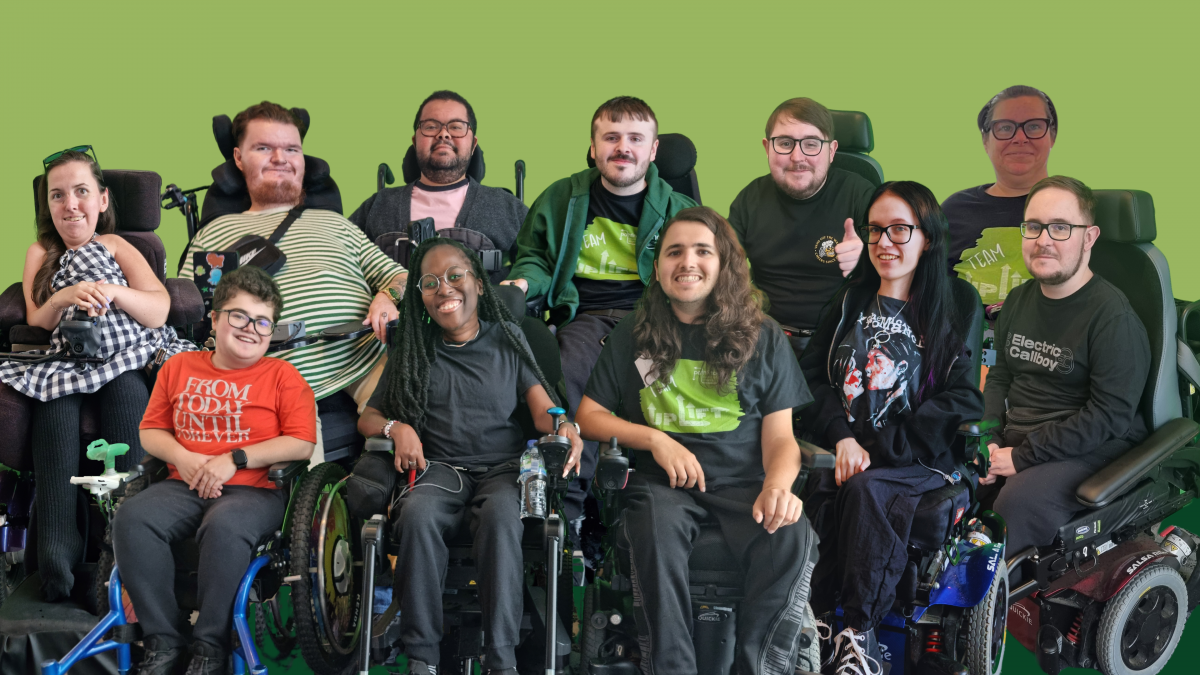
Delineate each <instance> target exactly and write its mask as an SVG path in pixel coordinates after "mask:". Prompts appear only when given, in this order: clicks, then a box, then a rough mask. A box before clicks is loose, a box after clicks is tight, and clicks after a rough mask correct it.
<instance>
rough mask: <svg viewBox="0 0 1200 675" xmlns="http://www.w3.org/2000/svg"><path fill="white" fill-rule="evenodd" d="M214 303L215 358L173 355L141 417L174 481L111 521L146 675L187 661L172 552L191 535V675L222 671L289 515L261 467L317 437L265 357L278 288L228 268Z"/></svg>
mask: <svg viewBox="0 0 1200 675" xmlns="http://www.w3.org/2000/svg"><path fill="white" fill-rule="evenodd" d="M213 307H214V308H216V309H214V310H213V312H212V319H213V321H212V323H213V330H214V333H215V335H216V349H215V351H211V352H185V353H182V354H178V355H176V356H174V357H172V358H170V359H168V360H167V361H166V362H165V363H164V364H163V366H162V369H161V370H160V372H159V374H158V380H157V382H156V383H155V386H154V391H153V393H152V394H151V395H150V405H149V406H148V407H147V409H146V414H145V416H144V417H143V418H142V423H141V440H142V446H143V447H144V448H145V450H146V452H147V454H150V455H153V456H155V457H157V458H159V459H161V460H163V461H165V462H167V463H168V466H169V467H170V476H169V478H168V479H167V480H164V481H160V482H158V483H155V484H154V485H151V486H150V487H148V488H146V489H145V490H143V491H141V492H139V493H138V494H136V495H134V496H133V497H130V498H129V499H128V500H127V501H126V502H125V503H124V504H122V505H121V508H120V509H119V510H118V511H117V515H116V518H115V519H114V521H113V548H114V550H115V553H116V561H117V565H118V566H119V567H120V570H121V578H122V579H123V580H124V582H125V588H126V589H128V591H129V597H130V599H131V600H132V601H133V606H134V609H135V610H136V612H137V616H138V621H139V622H140V623H141V624H142V630H143V635H144V636H145V638H144V644H145V647H146V654H145V658H144V660H143V661H142V664H141V667H140V669H139V671H138V672H140V673H142V674H143V675H167V674H169V673H172V672H175V670H176V668H177V666H179V665H182V663H183V660H184V658H186V656H187V650H186V649H185V646H186V645H185V641H184V638H183V635H182V633H181V630H180V628H181V627H182V622H181V620H180V611H179V606H178V603H177V602H176V601H175V592H174V585H175V563H174V559H173V557H172V554H171V545H172V544H173V543H175V542H178V541H181V540H184V539H188V538H191V537H195V538H196V540H197V542H198V543H199V546H200V566H199V573H198V585H199V594H198V597H199V601H200V616H199V618H198V619H197V621H196V626H195V629H194V630H193V631H192V648H191V652H192V658H191V663H190V664H189V666H190V667H189V668H188V673H196V674H197V675H208V674H210V673H212V674H215V673H223V672H224V670H225V665H226V661H227V659H228V657H229V651H230V633H231V628H232V624H233V603H234V596H235V594H236V593H237V586H238V582H239V581H240V580H241V577H242V574H244V573H245V571H246V568H247V566H249V564H250V561H251V558H252V557H253V555H254V546H255V545H256V544H257V543H258V542H259V541H260V540H261V539H262V538H263V537H265V536H267V535H269V534H271V533H272V532H274V531H275V530H276V529H278V528H279V526H280V523H281V522H282V521H283V515H284V511H285V509H286V508H287V493H286V492H285V491H283V490H278V489H275V487H274V486H273V485H272V484H271V483H270V482H268V480H267V470H268V467H270V466H271V465H272V464H274V463H276V462H286V461H290V460H303V459H308V458H309V457H310V456H312V453H313V448H314V447H315V445H316V441H317V433H316V403H315V400H314V398H313V391H312V389H311V388H310V387H309V386H308V383H307V382H305V381H304V378H303V377H301V375H300V373H299V372H298V371H297V370H296V368H295V367H294V366H292V365H291V364H289V363H287V362H286V361H283V360H280V359H274V358H263V357H264V355H265V354H266V352H267V347H268V346H269V345H270V340H271V333H272V332H273V331H274V328H275V322H276V321H277V320H278V319H279V315H280V312H281V311H282V309H283V298H282V296H281V295H280V293H279V287H278V286H277V285H276V284H275V281H274V280H273V279H271V277H270V276H269V275H267V273H266V272H263V271H262V270H261V269H259V268H257V267H242V268H239V269H236V270H233V271H232V272H229V273H228V274H226V275H225V276H224V277H223V278H222V279H221V281H220V283H219V284H217V288H216V291H215V292H214V294H213ZM221 314H224V315H225V317H224V320H222V318H221V316H220V315H221Z"/></svg>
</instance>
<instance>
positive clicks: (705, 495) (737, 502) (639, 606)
mask: <svg viewBox="0 0 1200 675" xmlns="http://www.w3.org/2000/svg"><path fill="white" fill-rule="evenodd" d="M625 489H626V492H627V493H628V506H627V508H626V509H625V529H624V536H625V537H626V539H627V541H628V543H629V552H630V558H631V560H632V562H633V575H632V576H633V587H634V615H635V618H636V619H637V621H638V633H639V638H640V641H641V648H642V672H644V673H647V674H654V675H666V674H668V673H689V674H692V675H694V674H695V673H696V672H697V667H696V653H695V648H694V647H693V644H692V599H691V593H690V592H689V589H688V558H689V556H690V555H691V552H692V542H693V541H695V539H696V537H697V536H698V535H699V534H700V523H701V522H703V521H707V520H710V519H711V520H715V521H716V522H717V524H718V525H719V526H720V528H721V534H722V535H723V536H724V537H725V541H726V543H727V544H728V545H729V548H730V550H732V551H733V553H734V556H735V557H736V558H737V559H738V566H739V568H740V571H741V572H742V573H743V575H744V577H745V580H746V581H745V587H744V589H743V590H744V593H745V599H744V600H743V601H742V603H741V604H740V605H739V607H738V610H737V629H736V630H737V652H736V661H735V662H736V667H737V672H738V673H741V674H742V675H751V674H752V673H753V674H755V675H758V674H765V675H775V674H783V673H786V674H787V675H791V673H792V672H793V671H794V669H795V667H796V655H797V652H798V650H799V637H800V630H801V628H802V627H803V616H804V603H806V602H808V595H809V580H810V577H811V575H812V570H813V564H814V561H815V556H816V554H817V537H816V536H815V535H814V533H813V530H812V528H811V527H810V526H809V523H808V521H807V520H806V519H804V518H801V519H800V521H799V522H797V523H795V524H794V525H789V526H787V527H783V528H780V529H779V530H776V532H775V533H774V534H768V533H767V531H766V529H764V528H763V526H762V525H760V524H758V523H756V522H754V518H753V516H752V515H751V510H752V507H753V505H754V501H755V500H756V499H757V498H758V495H759V493H760V492H761V487H753V488H743V487H727V488H718V489H710V491H709V492H700V491H699V490H696V489H691V490H688V489H683V488H677V489H672V488H671V487H670V485H669V484H668V483H667V482H666V481H665V479H662V478H658V477H654V476H647V475H645V474H640V473H635V474H633V476H631V477H630V479H629V485H628V487H626V488H625ZM639 601H640V602H639Z"/></svg>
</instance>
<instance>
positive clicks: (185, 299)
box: [166, 277, 204, 326]
mask: <svg viewBox="0 0 1200 675" xmlns="http://www.w3.org/2000/svg"><path fill="white" fill-rule="evenodd" d="M166 286H167V294H168V295H170V296H171V309H170V311H168V312H167V325H168V326H190V325H192V324H194V323H198V322H200V321H203V320H204V298H202V297H201V296H200V289H199V288H196V284H195V282H193V281H192V280H191V279H180V278H178V277H172V278H170V279H167V283H166Z"/></svg>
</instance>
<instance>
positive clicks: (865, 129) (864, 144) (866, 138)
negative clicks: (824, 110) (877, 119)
mask: <svg viewBox="0 0 1200 675" xmlns="http://www.w3.org/2000/svg"><path fill="white" fill-rule="evenodd" d="M829 114H830V115H832V116H833V139H834V140H836V141H837V143H838V150H839V151H840V152H863V153H869V152H871V151H872V150H874V149H875V134H874V132H873V131H872V129H871V118H870V117H867V114H866V113H861V112H857V111H854V110H830V111H829Z"/></svg>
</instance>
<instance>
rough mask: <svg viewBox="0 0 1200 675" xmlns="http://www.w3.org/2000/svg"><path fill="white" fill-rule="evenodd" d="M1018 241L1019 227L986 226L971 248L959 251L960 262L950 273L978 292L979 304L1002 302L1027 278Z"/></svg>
mask: <svg viewBox="0 0 1200 675" xmlns="http://www.w3.org/2000/svg"><path fill="white" fill-rule="evenodd" d="M1021 241H1022V240H1021V228H1019V227H989V228H987V229H986V230H984V231H983V232H982V233H981V234H980V237H979V240H978V241H976V242H975V247H974V248H969V249H967V250H965V251H963V254H962V262H960V263H958V264H957V265H955V266H954V271H955V272H958V276H960V277H962V278H963V279H966V280H967V281H968V282H969V283H970V284H971V285H972V286H974V287H975V289H976V290H978V291H979V297H980V299H981V300H983V304H985V305H991V304H995V303H997V302H1000V301H1001V300H1004V299H1005V298H1007V297H1008V294H1009V293H1011V292H1012V290H1013V289H1014V288H1016V287H1017V286H1020V285H1021V282H1023V281H1026V280H1028V279H1029V277H1030V275H1029V270H1027V269H1025V258H1024V257H1022V255H1021Z"/></svg>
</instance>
